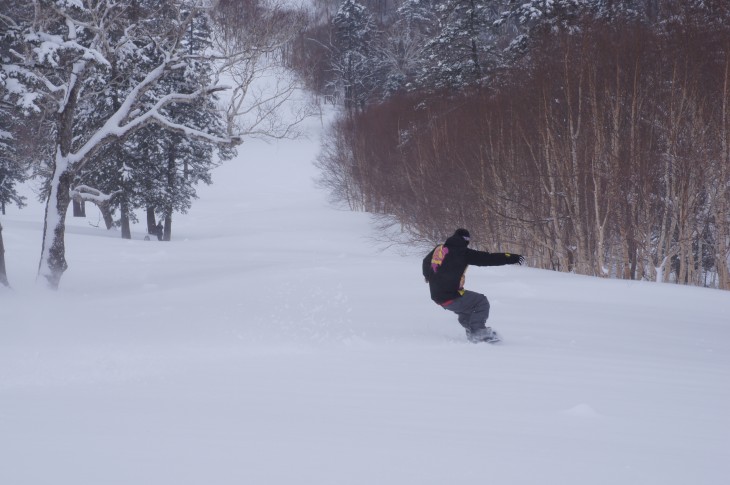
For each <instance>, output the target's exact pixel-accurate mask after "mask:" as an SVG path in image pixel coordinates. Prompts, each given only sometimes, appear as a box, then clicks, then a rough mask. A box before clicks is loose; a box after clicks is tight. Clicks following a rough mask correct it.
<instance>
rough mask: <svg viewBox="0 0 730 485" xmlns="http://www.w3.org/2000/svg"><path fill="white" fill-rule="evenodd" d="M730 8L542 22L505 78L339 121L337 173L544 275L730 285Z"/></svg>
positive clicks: (362, 193) (332, 163) (370, 195)
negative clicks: (522, 259)
mask: <svg viewBox="0 0 730 485" xmlns="http://www.w3.org/2000/svg"><path fill="white" fill-rule="evenodd" d="M651 3H652V4H653V6H657V8H659V7H661V6H662V5H661V3H662V2H651ZM688 3H691V2H688ZM714 5H715V6H720V7H722V5H723V4H720V3H716V4H714ZM723 8H724V10H722V9H721V10H722V11H719V10H717V9H716V10H715V11H714V12H709V14H713V15H711V16H709V17H708V15H709V14H708V11H707V10H702V9H701V8H699V7H698V8H696V9H694V10H692V9H684V10H681V11H679V13H682V16H676V15H675V16H671V18H670V17H666V18H665V17H661V18H660V17H657V18H656V21H655V22H650V21H647V17H646V16H645V15H637V16H635V17H634V18H629V17H623V18H622V21H621V22H617V21H615V19H612V18H611V17H610V16H598V15H583V16H581V17H580V18H578V17H575V18H571V20H570V24H571V26H570V28H549V29H541V30H539V31H538V30H534V31H532V34H531V38H530V39H529V43H528V44H526V45H527V48H526V49H525V50H524V51H523V53H522V55H521V56H519V57H516V58H515V59H514V61H513V62H511V63H509V64H502V65H501V66H498V67H495V68H494V69H493V70H491V71H489V72H490V77H491V78H490V80H489V82H479V83H472V84H470V85H465V86H462V87H461V88H460V89H458V90H456V89H453V87H452V88H447V89H441V90H438V89H435V87H434V86H432V88H431V89H423V88H421V89H413V90H410V91H409V90H401V91H400V92H399V93H396V94H393V95H391V96H388V97H387V98H386V99H384V100H383V101H382V102H378V103H372V104H370V105H368V106H367V107H366V108H364V109H362V110H361V111H360V112H356V113H352V112H350V113H349V115H348V116H345V117H343V118H342V119H340V120H339V121H338V122H337V123H336V124H335V125H334V126H333V128H332V130H331V133H330V136H329V138H328V139H327V141H326V143H325V145H324V149H323V152H322V155H321V158H320V166H321V167H322V169H323V178H322V182H323V184H324V185H326V186H328V187H329V188H330V189H331V190H332V193H333V195H334V196H335V197H336V198H337V199H339V200H341V201H345V202H347V203H348V204H349V206H350V207H351V208H353V209H357V210H366V211H370V212H373V213H376V214H381V215H382V216H383V217H384V218H386V219H388V220H390V221H391V222H393V223H396V224H399V225H400V227H401V228H402V230H403V231H404V234H405V238H406V240H408V241H409V242H429V243H432V242H434V241H439V240H441V239H442V238H443V237H444V235H447V234H449V233H450V232H451V231H453V228H454V227H458V226H465V227H469V228H470V230H472V232H473V233H476V234H477V237H476V238H475V239H476V240H477V241H480V242H481V243H482V247H483V248H487V249H489V250H501V249H503V250H512V251H515V252H518V251H519V252H521V253H523V254H526V255H528V258H529V262H530V265H531V266H535V267H540V268H546V269H554V270H558V271H571V272H576V273H580V274H588V275H598V276H609V277H618V278H625V279H647V280H657V281H673V282H678V283H685V284H693V285H701V286H711V287H718V288H723V289H730V270H729V265H730V24H728V22H726V21H724V20H722V18H725V19H727V17H723V16H722V15H726V14H727V6H725V7H723ZM700 14H701V15H700ZM720 14H722V15H720ZM553 25H555V24H553ZM515 38H516V37H515Z"/></svg>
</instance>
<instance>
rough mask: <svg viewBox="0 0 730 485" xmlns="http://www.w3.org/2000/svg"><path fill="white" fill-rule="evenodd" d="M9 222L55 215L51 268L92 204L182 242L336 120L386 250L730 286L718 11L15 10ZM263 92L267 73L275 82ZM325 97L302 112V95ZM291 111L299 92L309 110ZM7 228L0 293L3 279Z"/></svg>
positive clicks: (345, 197) (723, 23) (124, 231)
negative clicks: (242, 152)
mask: <svg viewBox="0 0 730 485" xmlns="http://www.w3.org/2000/svg"><path fill="white" fill-rule="evenodd" d="M0 12H1V13H0V209H2V210H4V208H5V206H6V205H7V204H15V205H19V206H22V205H23V203H24V198H23V195H22V194H21V192H19V191H18V190H17V188H18V186H19V185H21V184H24V183H28V181H29V180H31V181H32V182H33V183H35V184H37V185H38V186H40V187H41V188H40V191H39V192H40V194H39V197H40V198H41V199H42V200H44V201H46V203H47V207H46V214H45V221H44V234H43V248H42V253H41V258H40V259H41V261H40V264H39V275H40V276H42V277H43V278H44V279H46V280H47V281H48V284H49V286H50V287H52V288H57V287H58V285H59V282H60V279H61V276H62V274H63V272H64V271H65V270H66V268H67V262H66V259H65V246H64V244H65V243H64V231H65V226H64V221H65V218H66V215H67V211H68V210H69V208H70V209H71V214H73V215H75V216H84V208H85V204H87V203H90V204H95V205H96V206H97V207H98V208H99V211H100V213H101V214H102V215H103V224H104V225H105V226H106V227H107V228H112V227H119V228H120V229H121V231H120V234H121V236H122V237H124V238H130V237H131V230H130V225H131V224H132V223H134V222H136V216H135V214H139V213H140V211H141V212H142V213H143V214H145V215H146V221H145V222H146V227H147V231H148V232H149V234H150V235H152V236H155V235H156V236H157V237H159V238H160V239H162V240H170V239H171V238H172V220H173V214H174V213H176V212H177V213H181V212H182V213H184V212H185V211H187V210H188V209H189V208H190V207H191V204H192V203H193V202H194V200H195V198H196V197H197V194H196V189H195V188H196V186H197V185H198V184H200V183H206V184H207V183H210V182H211V177H210V173H211V170H213V169H214V168H215V167H216V166H217V165H218V164H220V163H222V162H223V161H225V160H227V159H230V158H231V157H232V156H234V154H235V153H236V150H237V149H238V147H239V145H240V144H241V143H243V142H244V141H245V140H246V139H247V138H250V137H266V138H272V139H277V138H285V137H296V136H298V135H299V130H298V126H299V124H300V123H301V121H302V120H304V119H306V118H307V117H309V116H312V115H315V114H317V113H319V114H321V113H322V108H323V105H324V104H331V105H334V106H335V110H336V111H337V112H338V113H339V114H338V116H337V118H336V120H335V121H334V123H332V125H331V126H330V127H329V128H328V129H327V133H326V135H325V137H324V139H323V141H322V151H321V154H320V156H319V158H318V160H317V162H316V163H317V165H318V167H319V168H320V169H321V173H322V175H321V178H320V180H319V183H320V185H321V186H322V187H324V188H325V189H327V190H328V191H329V192H330V193H331V195H332V198H333V199H334V200H335V201H336V202H338V203H342V204H344V205H345V206H347V207H349V208H350V209H352V210H358V211H367V212H369V213H372V214H374V215H375V216H376V217H377V219H378V221H379V223H380V225H381V229H382V233H383V237H384V238H385V239H388V240H390V241H392V242H395V243H398V244H408V245H414V244H415V245H424V246H425V245H430V244H433V243H435V242H438V241H441V240H442V239H443V237H444V236H445V235H447V234H450V233H451V232H453V229H454V228H455V227H462V226H463V227H468V228H469V229H470V230H471V231H472V234H474V236H475V237H474V240H475V245H476V247H478V248H479V249H485V250H490V251H511V252H518V253H521V254H524V255H525V256H526V257H527V261H528V264H530V265H531V266H533V267H538V268H544V269H551V270H556V271H566V272H575V273H579V274H586V275H594V276H601V277H614V278H624V279H642V280H652V281H663V282H674V283H681V284H691V285H698V286H708V287H714V288H722V289H730V187H729V186H730V119H729V115H730V4H729V3H728V2H727V1H724V0H689V1H680V0H627V1H621V2H619V1H612V0H522V1H515V0H491V1H488V0H394V1H392V2H388V1H387V0H362V1H361V2H360V1H357V0H344V1H337V0H313V1H312V2H311V3H307V4H305V5H295V4H294V3H291V2H283V1H279V0H219V1H212V0H165V1H154V2H153V1H148V0H33V1H31V2H14V1H11V0H0ZM262 80H268V81H267V82H266V83H264V84H266V86H267V87H266V88H265V89H264V88H262V87H261V86H262V82H261V81H262ZM302 92H306V93H309V94H310V95H312V96H311V97H308V99H307V100H306V101H301V100H302V99H304V97H302V96H300V93H302ZM295 98H296V99H298V100H299V101H298V102H294V99H295ZM1 235H2V227H1V226H0V282H2V283H3V284H6V285H7V284H8V283H7V278H6V276H5V271H4V260H3V258H2V255H3V253H2V239H1Z"/></svg>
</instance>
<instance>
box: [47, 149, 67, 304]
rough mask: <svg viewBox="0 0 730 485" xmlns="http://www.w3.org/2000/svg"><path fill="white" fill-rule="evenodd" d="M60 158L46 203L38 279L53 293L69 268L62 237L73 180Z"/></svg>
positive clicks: (57, 160) (57, 161) (65, 164)
mask: <svg viewBox="0 0 730 485" xmlns="http://www.w3.org/2000/svg"><path fill="white" fill-rule="evenodd" d="M59 158H61V157H60V153H59V156H58V157H57V159H56V168H55V170H54V176H53V180H52V181H51V191H50V193H49V194H48V201H47V202H46V213H45V221H44V224H43V247H42V249H41V261H40V264H39V266H38V276H42V277H43V278H45V279H46V281H47V283H48V286H49V287H50V288H51V289H54V290H57V289H58V285H59V283H60V282H61V276H63V273H64V271H66V269H67V268H68V264H67V263H66V245H65V241H64V233H65V231H66V212H67V211H68V206H69V204H70V203H71V196H70V193H69V190H70V189H71V181H72V179H73V175H72V173H71V172H70V171H69V170H68V167H67V165H68V164H67V163H65V160H59Z"/></svg>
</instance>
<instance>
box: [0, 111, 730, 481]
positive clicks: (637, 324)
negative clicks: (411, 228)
mask: <svg viewBox="0 0 730 485" xmlns="http://www.w3.org/2000/svg"><path fill="white" fill-rule="evenodd" d="M318 123H319V122H318V121H317V122H315V123H313V128H314V130H313V138H312V140H309V141H307V140H299V141H289V142H280V143H278V144H271V145H267V144H265V143H262V142H256V141H250V142H247V143H245V144H244V145H243V146H242V147H241V148H240V150H239V153H240V155H239V157H238V158H237V159H236V160H233V161H231V162H228V163H227V164H225V165H223V166H221V167H220V168H219V169H217V170H216V172H215V173H214V185H213V186H210V187H204V188H202V189H201V190H200V194H201V200H199V201H198V202H196V203H195V205H194V206H193V209H192V211H191V212H190V213H189V214H188V215H185V216H181V215H178V216H177V217H176V218H175V220H174V226H173V238H174V241H172V242H170V243H161V242H158V241H144V240H142V238H143V236H144V234H143V229H142V227H143V226H142V225H141V224H138V225H137V226H134V227H133V231H134V232H133V237H134V240H132V241H125V240H121V239H120V238H119V235H118V233H116V232H113V233H108V232H107V231H106V230H104V229H102V228H97V227H93V225H92V224H96V223H97V220H96V216H90V217H89V218H87V219H86V220H80V219H72V218H70V217H69V230H68V234H67V248H68V250H67V259H68V262H69V266H70V268H69V270H68V272H67V273H66V274H65V275H64V278H63V280H62V281H61V289H60V290H59V291H58V292H56V293H51V292H48V291H46V290H44V289H40V288H38V287H37V286H36V285H35V273H36V270H37V265H38V257H39V254H40V243H41V231H42V214H41V209H42V208H41V207H40V206H39V205H37V204H32V206H31V207H30V208H28V209H25V210H22V211H17V210H16V209H15V208H10V211H9V213H8V215H7V216H5V217H3V218H2V224H3V227H4V229H5V230H4V232H3V236H4V238H5V246H6V251H7V252H6V259H7V266H8V277H9V279H10V282H11V284H12V285H13V287H14V289H13V290H10V291H8V290H4V289H3V290H0V483H2V484H7V485H51V484H52V485H229V484H230V485H233V484H236V485H240V484H286V485H291V484H316V485H326V484H333V485H334V484H337V485H346V484H367V485H374V484H398V485H403V484H447V483H449V484H484V483H493V484H502V485H515V484H525V485H528V484H540V485H569V484H576V485H588V484H591V485H596V484H621V485H630V484H641V485H650V484H656V485H669V484H676V485H686V484H706V485H722V484H724V483H728V482H727V480H728V477H730V461H728V457H729V455H728V454H729V453H730V413H729V412H728V409H730V293H727V292H721V291H715V290H705V289H699V288H687V287H679V286H674V285H658V284H653V283H642V282H625V281H607V280H599V279H593V278H587V277H580V276H573V275H565V274H556V273H551V272H545V271H538V270H534V269H530V268H526V267H514V266H505V267H498V268H472V269H471V270H470V272H469V275H468V279H467V286H468V287H469V288H472V289H474V290H476V291H480V292H484V293H486V294H487V296H488V297H489V299H490V301H491V304H492V311H491V318H490V321H489V323H488V324H491V325H492V326H493V327H494V328H496V329H498V330H499V331H500V332H501V333H502V334H503V336H504V338H505V342H504V343H503V344H501V345H495V346H489V345H485V344H481V345H474V344H469V343H467V342H466V340H465V338H464V335H463V333H462V331H461V327H460V326H459V325H458V324H457V323H456V320H455V318H454V316H453V315H452V314H451V313H449V312H446V311H444V310H442V309H440V308H439V307H437V306H436V305H434V304H433V303H431V302H430V300H429V297H428V288H427V286H426V285H425V284H424V283H423V281H422V277H421V275H420V262H421V257H422V254H419V253H418V252H414V254H413V255H412V256H408V257H403V256H399V255H397V254H395V252H391V251H381V250H379V249H378V248H377V247H376V246H375V245H373V244H372V242H371V236H372V235H373V233H372V229H371V226H370V221H369V218H368V216H367V215H365V214H359V213H350V212H347V211H340V210H337V209H335V208H332V207H330V206H329V205H328V204H327V195H326V194H325V193H322V192H321V191H318V190H317V189H315V188H314V185H313V182H312V179H313V178H314V177H315V176H316V172H315V169H314V168H313V167H312V165H311V161H312V160H313V158H314V156H315V154H316V152H317V149H318V144H317V142H316V136H317V134H316V131H317V130H316V128H318ZM474 236H475V237H478V236H479V235H478V234H475V235H474Z"/></svg>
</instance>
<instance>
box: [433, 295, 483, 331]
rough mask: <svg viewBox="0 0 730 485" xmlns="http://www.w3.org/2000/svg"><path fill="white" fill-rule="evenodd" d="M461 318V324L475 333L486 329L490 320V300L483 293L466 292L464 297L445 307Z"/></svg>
mask: <svg viewBox="0 0 730 485" xmlns="http://www.w3.org/2000/svg"><path fill="white" fill-rule="evenodd" d="M443 308H444V309H446V310H449V311H451V312H454V313H456V314H457V315H458V316H459V323H460V324H461V326H462V327H464V328H465V329H467V330H468V331H471V332H473V331H474V330H478V329H480V328H485V327H486V323H487V318H489V300H487V297H486V296H484V295H482V294H481V293H477V292H475V291H469V290H466V291H464V295H463V296H461V297H460V298H457V299H455V300H454V301H452V302H451V303H450V304H448V305H446V306H444V307H443Z"/></svg>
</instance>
